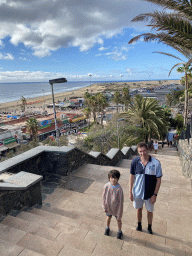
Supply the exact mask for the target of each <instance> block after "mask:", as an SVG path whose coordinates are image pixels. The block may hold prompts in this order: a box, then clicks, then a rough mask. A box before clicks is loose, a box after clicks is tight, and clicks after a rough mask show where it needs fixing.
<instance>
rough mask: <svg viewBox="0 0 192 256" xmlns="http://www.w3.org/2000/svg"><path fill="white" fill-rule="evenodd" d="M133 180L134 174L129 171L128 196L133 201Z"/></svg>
mask: <svg viewBox="0 0 192 256" xmlns="http://www.w3.org/2000/svg"><path fill="white" fill-rule="evenodd" d="M134 181H135V175H133V174H131V173H130V178H129V197H130V200H131V201H133V184H134Z"/></svg>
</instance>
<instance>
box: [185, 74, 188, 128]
mask: <svg viewBox="0 0 192 256" xmlns="http://www.w3.org/2000/svg"><path fill="white" fill-rule="evenodd" d="M187 115H188V79H187V72H185V105H184V126H185V125H186V124H187Z"/></svg>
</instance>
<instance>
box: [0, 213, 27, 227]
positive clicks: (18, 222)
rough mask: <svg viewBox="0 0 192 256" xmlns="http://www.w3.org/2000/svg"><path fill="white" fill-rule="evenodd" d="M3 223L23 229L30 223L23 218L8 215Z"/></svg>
mask: <svg viewBox="0 0 192 256" xmlns="http://www.w3.org/2000/svg"><path fill="white" fill-rule="evenodd" d="M1 224H4V225H7V226H10V227H12V228H17V229H21V230H22V229H23V228H24V227H25V226H26V225H27V224H28V222H27V221H25V220H23V219H19V218H16V217H13V216H10V215H8V216H6V217H5V219H4V220H3V221H2V222H1Z"/></svg>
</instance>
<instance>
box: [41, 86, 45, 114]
mask: <svg viewBox="0 0 192 256" xmlns="http://www.w3.org/2000/svg"><path fill="white" fill-rule="evenodd" d="M42 91H43V110H44V111H45V99H44V89H43V90H42Z"/></svg>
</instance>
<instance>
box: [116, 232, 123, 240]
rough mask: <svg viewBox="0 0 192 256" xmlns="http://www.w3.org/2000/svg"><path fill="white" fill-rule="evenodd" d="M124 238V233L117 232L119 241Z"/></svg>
mask: <svg viewBox="0 0 192 256" xmlns="http://www.w3.org/2000/svg"><path fill="white" fill-rule="evenodd" d="M122 238H123V232H122V231H121V232H117V239H122Z"/></svg>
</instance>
